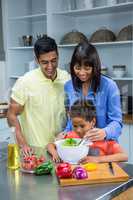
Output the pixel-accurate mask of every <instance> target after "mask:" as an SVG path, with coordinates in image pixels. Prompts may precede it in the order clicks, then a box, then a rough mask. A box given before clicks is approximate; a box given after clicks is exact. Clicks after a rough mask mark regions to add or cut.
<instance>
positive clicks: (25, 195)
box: [0, 161, 133, 200]
mask: <svg viewBox="0 0 133 200" xmlns="http://www.w3.org/2000/svg"><path fill="white" fill-rule="evenodd" d="M121 166H122V168H123V169H125V171H127V173H128V174H129V175H130V176H131V177H133V165H132V164H127V163H122V164H121ZM131 186H133V179H130V180H129V181H127V182H121V183H113V184H112V183H109V184H107V183H106V184H94V185H81V186H69V187H60V186H59V184H58V180H57V178H56V176H55V175H52V176H51V175H44V176H35V175H33V174H26V173H22V172H20V171H19V170H15V171H12V170H9V169H7V168H6V161H1V162H0V199H1V200H29V199H32V200H42V199H46V200H81V199H82V200H96V199H97V200H109V199H111V198H113V197H115V196H116V195H118V194H119V193H120V192H122V191H125V190H126V189H127V188H129V187H131Z"/></svg>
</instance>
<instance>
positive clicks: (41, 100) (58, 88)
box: [7, 36, 69, 152]
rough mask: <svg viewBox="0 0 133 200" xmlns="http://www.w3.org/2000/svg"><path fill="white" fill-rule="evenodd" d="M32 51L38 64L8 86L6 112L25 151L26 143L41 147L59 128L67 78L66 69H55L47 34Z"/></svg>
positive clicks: (54, 46)
mask: <svg viewBox="0 0 133 200" xmlns="http://www.w3.org/2000/svg"><path fill="white" fill-rule="evenodd" d="M34 53H35V57H36V62H37V64H38V65H39V67H38V68H37V69H34V70H32V71H30V72H28V73H26V74H25V75H24V76H23V77H21V78H19V79H18V81H17V82H16V84H15V85H14V87H13V88H12V94H11V102H10V106H9V110H8V114H7V118H8V123H9V125H10V126H13V127H15V132H16V138H17V141H18V144H19V145H20V146H21V147H22V148H23V150H24V151H25V152H28V151H29V150H30V147H29V146H40V147H45V145H46V144H47V143H48V142H50V141H52V140H53V138H54V136H55V134H57V133H59V132H60V131H61V130H62V126H63V123H64V120H65V109H64V83H65V82H66V81H67V80H68V79H69V75H68V73H67V72H65V71H63V70H60V69H58V68H57V66H58V50H57V44H56V42H55V40H54V39H52V38H50V37H47V36H44V37H42V38H40V39H38V40H37V41H36V43H35V45H34ZM18 115H20V116H19V119H18Z"/></svg>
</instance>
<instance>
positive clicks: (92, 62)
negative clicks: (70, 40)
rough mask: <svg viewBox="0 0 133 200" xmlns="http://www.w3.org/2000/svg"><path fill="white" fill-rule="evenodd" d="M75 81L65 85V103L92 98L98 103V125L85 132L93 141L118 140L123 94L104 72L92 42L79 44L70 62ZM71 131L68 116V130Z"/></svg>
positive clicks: (96, 104) (120, 127)
mask: <svg viewBox="0 0 133 200" xmlns="http://www.w3.org/2000/svg"><path fill="white" fill-rule="evenodd" d="M70 73H71V78H72V80H70V81H68V82H67V83H66V84H65V92H66V97H67V99H66V102H65V103H66V104H67V105H66V106H68V107H71V106H72V105H73V103H74V102H75V101H76V100H77V99H79V98H81V99H91V100H92V101H93V103H94V105H95V106H96V115H97V124H96V127H98V128H94V129H92V130H90V131H88V132H87V133H86V137H88V138H89V139H90V140H91V141H98V140H103V139H107V140H109V139H113V140H117V139H118V137H119V135H120V134H121V129H122V112H121V107H120V94H119V90H118V87H117V85H116V83H115V82H114V81H113V80H112V79H110V78H109V77H106V76H104V75H102V74H101V63H100V59H99V55H98V53H97V50H96V48H95V47H94V46H93V45H91V44H90V43H89V42H82V43H80V44H78V45H77V46H76V48H75V50H74V53H73V55H72V59H71V63H70ZM70 130H72V123H71V120H70V119H68V123H67V127H66V129H65V131H70Z"/></svg>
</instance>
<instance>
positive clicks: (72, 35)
mask: <svg viewBox="0 0 133 200" xmlns="http://www.w3.org/2000/svg"><path fill="white" fill-rule="evenodd" d="M86 40H87V38H86V36H85V35H84V34H83V33H81V32H79V31H77V30H72V31H71V32H69V33H66V34H65V35H64V36H63V38H62V39H61V41H60V44H74V43H79V42H82V41H86Z"/></svg>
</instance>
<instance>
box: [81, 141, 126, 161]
mask: <svg viewBox="0 0 133 200" xmlns="http://www.w3.org/2000/svg"><path fill="white" fill-rule="evenodd" d="M127 160H128V156H127V154H126V153H125V152H124V151H123V149H122V148H121V147H120V145H119V148H117V149H114V153H112V154H110V155H102V156H86V157H85V158H83V159H81V160H80V163H87V162H99V163H103V162H121V161H127Z"/></svg>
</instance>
